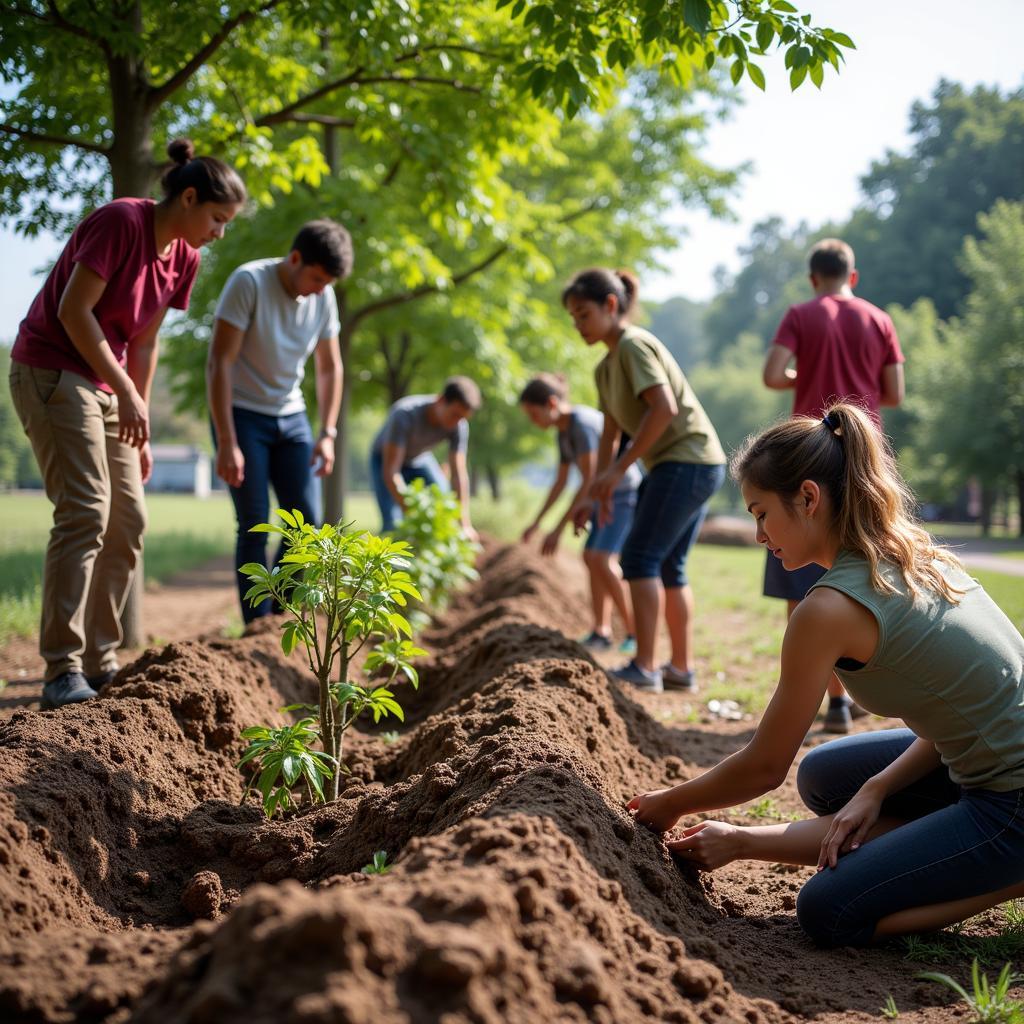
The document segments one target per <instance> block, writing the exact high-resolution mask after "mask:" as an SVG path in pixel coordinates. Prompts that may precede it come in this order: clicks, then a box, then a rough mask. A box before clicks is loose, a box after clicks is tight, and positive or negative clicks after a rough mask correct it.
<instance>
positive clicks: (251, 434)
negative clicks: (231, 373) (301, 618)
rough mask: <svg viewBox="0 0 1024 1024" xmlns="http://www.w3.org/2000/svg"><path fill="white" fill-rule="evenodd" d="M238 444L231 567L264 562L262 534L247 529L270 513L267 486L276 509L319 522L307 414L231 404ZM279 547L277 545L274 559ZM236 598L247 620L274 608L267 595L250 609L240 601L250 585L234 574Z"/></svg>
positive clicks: (250, 620)
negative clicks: (241, 470)
mask: <svg viewBox="0 0 1024 1024" xmlns="http://www.w3.org/2000/svg"><path fill="white" fill-rule="evenodd" d="M231 411H232V414H233V416H234V421H235V433H236V435H237V436H238V447H239V448H241V449H242V455H244V456H245V479H244V480H243V481H242V486H241V487H232V488H230V490H231V500H232V501H233V502H234V503H235V519H236V521H237V523H238V538H237V540H236V542H235V568H236V569H237V568H239V567H241V566H243V565H245V563H246V562H262V563H263V564H264V565H266V564H267V534H265V533H250V532H249V530H250V529H251V528H252V527H253V526H255V525H256V524H257V523H265V522H267V521H268V520H269V518H270V493H269V488H270V487H273V488H274V496H275V498H276V499H277V506H276V507H278V508H284V509H287V510H288V511H289V512H290V511H291V510H292V509H293V508H297V509H298V510H299V511H300V512H301V513H302V514H303V515H304V516H305V517H306V519H307V520H308V521H309V522H311V523H316V524H319V522H320V516H321V513H320V481H319V479H318V478H317V477H315V476H314V475H313V468H312V466H311V465H310V460H311V459H312V456H313V431H312V430H311V429H310V426H309V418H308V417H307V416H306V413H305V412H304V411H303V412H297V413H294V414H292V415H290V416H267V415H264V414H263V413H259V412H251V411H250V410H248V409H239V408H238V407H234V408H232V410H231ZM281 554H282V551H281V549H280V548H278V551H277V553H276V554H275V556H274V560H275V562H276V561H277V560H278V559H280V557H281ZM237 582H238V598H239V601H240V602H241V604H242V619H243V620H244V621H245V622H247V623H248V622H252V620H253V619H256V618H259V617H260V616H263V615H270V614H271V612H272V611H273V609H272V607H271V602H270V601H269V600H266V601H261V602H260V604H258V605H257V606H256V607H255V608H252V607H250V606H249V602H248V601H246V600H245V592H246V591H247V590H248V589H249V587H250V586H251V584H250V583H249V581H248V580H247V579H245V577H244V576H242V575H241V574H239V575H238V579H237Z"/></svg>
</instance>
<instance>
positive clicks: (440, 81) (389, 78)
mask: <svg viewBox="0 0 1024 1024" xmlns="http://www.w3.org/2000/svg"><path fill="white" fill-rule="evenodd" d="M384 83H389V84H395V85H446V86H448V87H449V88H451V89H455V90H457V91H458V92H475V93H481V92H483V90H482V89H481V88H480V87H479V86H478V85H466V83H465V82H463V81H460V80H459V79H458V78H438V77H437V76H436V75H373V76H371V77H370V78H358V79H356V81H355V82H354V83H353V84H355V85H379V84H384Z"/></svg>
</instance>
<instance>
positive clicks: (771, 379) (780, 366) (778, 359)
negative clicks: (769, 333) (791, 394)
mask: <svg viewBox="0 0 1024 1024" xmlns="http://www.w3.org/2000/svg"><path fill="white" fill-rule="evenodd" d="M792 361H793V353H792V352H791V351H790V350H789V349H788V348H786V347H785V346H784V345H772V346H771V347H770V348H769V349H768V355H767V356H765V360H764V370H763V371H762V373H761V379H762V380H763V381H764V386H765V387H766V388H771V389H772V390H773V391H785V390H786V389H787V388H794V387H796V370H795V369H794V368H793V367H791V366H790V365H789V364H790V363H791V362H792Z"/></svg>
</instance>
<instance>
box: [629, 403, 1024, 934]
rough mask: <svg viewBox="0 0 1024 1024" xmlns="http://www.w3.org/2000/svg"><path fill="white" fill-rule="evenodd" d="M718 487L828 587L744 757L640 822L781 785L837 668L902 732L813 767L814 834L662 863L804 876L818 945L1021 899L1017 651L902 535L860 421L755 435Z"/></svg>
mask: <svg viewBox="0 0 1024 1024" xmlns="http://www.w3.org/2000/svg"><path fill="white" fill-rule="evenodd" d="M732 469H733V475H734V476H735V478H736V480H737V481H738V483H739V484H740V487H741V489H742V491H743V497H744V500H745V501H746V502H747V503H748V504H747V508H748V510H749V511H750V512H751V513H752V514H753V516H754V518H755V520H756V522H757V539H758V540H759V541H760V542H761V543H762V544H764V545H765V546H766V547H767V548H768V549H769V550H770V551H772V553H773V554H774V555H775V556H776V557H778V558H779V559H780V560H781V561H782V563H783V565H784V566H785V567H786V568H787V569H790V570H792V569H798V568H800V567H801V566H803V565H807V564H809V563H811V562H815V563H817V564H818V565H823V566H825V567H826V569H827V570H828V571H827V572H826V573H825V575H824V576H823V577H822V578H821V580H820V581H819V582H818V583H817V584H816V585H815V586H814V587H813V588H812V589H811V591H810V592H809V594H808V595H807V597H806V598H805V599H804V600H803V601H802V602H801V603H800V605H799V607H798V608H797V609H796V610H795V611H794V613H793V615H792V617H791V618H790V620H789V625H788V626H787V628H786V636H785V639H784V641H783V646H782V665H781V674H780V677H779V684H778V688H777V689H776V691H775V695H774V696H773V697H772V701H771V703H770V704H769V706H768V708H767V710H766V711H765V713H764V716H763V718H762V719H761V722H760V724H759V725H758V727H757V731H756V733H755V734H754V737H753V739H751V741H750V742H749V743H748V744H747V746H746V747H744V748H743V749H742V750H740V751H739V752H737V753H735V754H733V755H732V756H731V757H729V758H727V759H726V760H725V761H723V762H722V763H721V764H719V765H718V766H717V767H715V768H713V769H711V771H709V772H706V773H705V774H704V775H701V776H699V777H698V778H695V779H693V780H691V781H689V782H684V783H682V784H680V785H678V786H675V787H673V788H671V789H663V790H657V791H654V792H650V793H644V794H641V795H639V796H636V797H634V798H633V799H632V800H631V801H630V804H629V806H630V808H631V809H633V810H634V811H635V812H636V817H637V820H638V821H639V822H640V823H642V824H644V825H646V826H647V827H649V828H652V829H654V830H656V831H662V832H664V831H667V830H668V829H670V828H672V827H673V826H674V825H675V824H676V822H677V821H678V820H679V818H680V817H682V816H683V815H684V814H693V813H695V812H698V811H706V810H711V809H714V808H722V807H731V806H733V805H735V804H740V803H744V802H746V801H748V800H752V799H755V798H756V797H759V796H761V795H762V794H764V793H766V792H767V791H769V790H771V789H774V788H775V787H777V786H779V785H781V784H782V782H783V780H784V779H785V777H786V773H787V772H788V770H789V767H790V765H791V764H792V762H793V759H794V757H795V756H796V754H797V752H798V751H799V750H800V746H801V743H802V742H803V739H804V736H805V734H806V732H807V730H808V728H809V727H810V725H811V723H812V722H813V720H814V716H815V714H816V713H817V710H818V707H819V705H820V704H821V700H822V697H823V695H824V693H825V688H826V686H827V684H828V681H829V678H830V677H831V675H832V672H833V670H835V671H836V672H837V674H838V675H839V676H840V678H841V679H842V682H843V683H844V684H845V686H846V687H847V689H848V690H849V691H850V694H851V695H852V696H853V698H854V699H855V700H856V701H857V702H858V703H859V704H861V705H862V706H863V707H865V708H867V709H868V710H869V711H872V712H874V713H876V714H879V715H885V716H893V717H899V718H902V719H903V721H904V722H905V723H906V724H907V726H909V728H907V729H887V730H882V731H878V732H869V733H862V734H860V735H856V736H847V737H844V738H843V739H839V740H834V741H833V742H831V743H825V744H823V745H822V746H819V747H817V748H816V749H814V750H812V751H811V752H810V753H808V754H807V755H806V756H805V757H804V759H803V761H802V762H801V764H800V769H799V772H798V775H797V785H798V786H799V789H800V794H801V796H802V797H803V799H804V802H805V803H806V804H807V805H808V806H809V807H810V809H811V810H812V811H814V812H815V813H816V814H817V815H818V817H817V818H813V819H810V820H807V821H798V822H793V823H790V824H785V825H771V826H764V827H755V828H737V827H735V826H732V825H727V824H724V823H721V822H713V821H704V822H701V823H699V824H697V825H693V826H691V827H690V828H687V829H685V830H684V831H683V833H682V835H681V836H680V837H678V838H676V839H674V840H671V841H670V842H669V843H668V847H669V849H670V850H671V851H672V852H673V853H674V854H676V855H678V856H679V858H680V859H681V860H685V861H687V862H688V863H690V864H693V865H694V866H696V867H699V868H703V869H706V870H711V869H713V868H716V867H720V866H721V865H723V864H727V863H729V862H730V861H732V860H737V859H744V858H749V859H756V860H769V861H782V862H786V863H793V864H816V865H817V867H818V873H817V874H816V875H814V877H812V878H811V880H810V881H809V882H808V883H807V884H806V885H805V886H804V888H803V890H802V891H801V893H800V896H799V899H798V900H797V907H796V910H797V917H798V919H799V921H800V924H801V925H802V926H803V927H804V929H805V931H807V932H808V934H809V935H810V936H811V937H812V938H813V939H815V940H816V941H817V942H819V943H821V944H822V945H830V946H838V945H866V944H868V943H870V942H872V941H873V940H875V939H878V938H882V937H884V936H889V935H898V934H903V933H907V932H916V931H928V930H933V929H936V928H941V927H943V926H945V925H948V924H952V923H953V922H956V921H962V920H964V919H965V918H967V917H970V916H971V915H973V914H977V913H979V912H980V911H982V910H985V909H987V908H989V907H993V906H995V905H997V904H999V903H1002V902H1005V901H1007V900H1010V899H1015V898H1018V897H1021V896H1024V638H1022V637H1021V634H1020V633H1019V632H1018V631H1017V629H1016V628H1015V627H1014V625H1013V623H1011V622H1010V621H1009V619H1007V617H1006V616H1005V615H1004V614H1003V613H1002V612H1001V611H1000V609H999V608H998V607H997V606H996V604H995V603H994V602H993V601H992V600H991V598H989V597H988V595H987V594H986V593H985V591H984V590H983V589H982V587H981V586H980V585H979V584H978V583H977V582H976V581H975V580H972V579H971V578H970V577H969V576H968V575H967V574H966V573H965V572H964V570H963V569H962V567H961V566H960V563H959V562H958V561H957V559H956V558H955V557H953V555H951V554H950V553H949V552H948V551H945V550H944V549H942V548H938V547H936V546H935V544H934V543H933V541H932V538H931V537H930V535H929V534H928V533H927V532H926V531H925V530H924V529H922V528H921V527H920V526H919V525H918V524H917V523H916V522H915V521H914V519H913V515H912V509H913V498H912V496H911V495H910V493H909V491H908V490H907V488H906V486H905V485H904V483H903V481H902V480H901V479H900V476H899V473H898V471H897V470H896V465H895V460H894V458H893V456H892V454H891V452H889V450H888V449H887V447H886V445H885V442H884V440H883V439H882V437H881V435H880V434H879V433H878V431H877V429H876V428H875V426H874V424H873V423H872V421H871V420H870V419H869V418H868V416H867V414H866V413H865V412H863V411H862V410H861V409H860V408H858V407H857V406H854V405H849V404H838V405H834V406H832V408H830V409H829V410H828V412H827V413H826V415H825V417H824V418H823V419H820V420H819V419H813V418H809V417H805V416H801V417H797V418H795V419H792V420H789V421H787V422H785V423H780V424H778V425H776V426H774V427H772V428H770V429H769V430H767V431H765V432H764V433H763V434H761V435H760V436H759V437H755V438H751V439H749V440H748V441H747V443H746V444H745V445H744V447H743V448H742V449H741V450H740V451H739V452H738V453H737V455H736V456H735V457H734V458H733V463H732Z"/></svg>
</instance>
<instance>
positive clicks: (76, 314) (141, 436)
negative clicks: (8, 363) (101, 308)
mask: <svg viewBox="0 0 1024 1024" xmlns="http://www.w3.org/2000/svg"><path fill="white" fill-rule="evenodd" d="M106 288H107V282H106V281H104V280H103V278H102V277H100V276H99V274H97V273H96V272H95V271H94V270H90V269H89V268H88V267H86V266H84V265H83V264H81V263H76V264H75V267H74V269H73V270H72V271H71V277H70V278H68V283H67V285H66V286H65V288H64V293H63V294H62V295H61V297H60V305H59V306H58V307H57V318H58V319H59V320H60V322H61V324H62V326H63V327H64V330H66V331H67V332H68V337H69V338H70V339H71V343H72V344H73V345H74V346H75V348H76V349H77V351H78V352H79V353H80V354H81V356H82V358H83V359H84V360H85V361H86V362H87V363H88V364H89V366H90V367H91V368H92V370H93V372H94V373H95V374H96V376H97V377H99V379H100V380H101V381H103V382H104V383H105V384H107V385H109V386H110V389H111V390H112V391H113V392H114V394H115V395H117V409H118V421H119V423H118V438H119V439H120V440H121V441H123V442H125V443H126V444H130V445H131V446H132V447H133V448H141V447H142V446H143V445H144V444H145V443H146V442H147V441H148V440H149V410H148V409H147V407H146V401H145V399H144V398H143V397H142V395H140V394H139V391H138V388H137V387H136V386H135V382H134V381H133V380H132V378H131V377H130V376H129V374H128V373H127V372H126V371H125V370H124V369H122V368H121V365H120V364H119V363H118V361H117V359H115V358H114V353H113V350H112V349H111V348H110V344H109V342H108V341H107V339H106V338H105V337H104V336H103V328H102V327H100V323H99V321H98V320H97V319H96V314H95V313H93V310H94V309H95V308H96V303H97V302H99V301H100V299H101V298H102V296H103V293H104V291H106ZM160 319H161V320H162V319H163V318H162V317H161V318H160ZM156 326H157V327H159V323H157V325H156ZM154 337H155V335H154Z"/></svg>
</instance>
